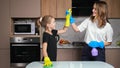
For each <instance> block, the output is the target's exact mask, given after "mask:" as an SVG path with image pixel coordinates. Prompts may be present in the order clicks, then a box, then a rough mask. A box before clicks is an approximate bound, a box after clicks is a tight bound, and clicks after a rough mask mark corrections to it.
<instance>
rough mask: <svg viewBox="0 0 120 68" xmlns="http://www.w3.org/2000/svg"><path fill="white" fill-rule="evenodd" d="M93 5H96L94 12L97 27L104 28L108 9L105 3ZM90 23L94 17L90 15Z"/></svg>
mask: <svg viewBox="0 0 120 68" xmlns="http://www.w3.org/2000/svg"><path fill="white" fill-rule="evenodd" d="M94 5H96V11H97V14H98V17H97V19H98V27H99V28H101V27H104V26H105V25H106V22H109V21H108V7H107V3H106V2H104V1H98V2H95V3H94ZM90 18H91V21H92V22H93V21H94V16H92V15H91V17H90Z"/></svg>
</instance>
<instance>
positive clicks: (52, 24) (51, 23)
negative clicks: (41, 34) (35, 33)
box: [48, 18, 56, 29]
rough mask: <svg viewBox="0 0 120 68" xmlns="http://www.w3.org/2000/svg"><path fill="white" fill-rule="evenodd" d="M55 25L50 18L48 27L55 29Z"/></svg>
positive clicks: (53, 20)
mask: <svg viewBox="0 0 120 68" xmlns="http://www.w3.org/2000/svg"><path fill="white" fill-rule="evenodd" d="M55 25H56V22H55V19H54V18H52V19H51V22H50V24H49V26H48V27H49V28H50V29H55Z"/></svg>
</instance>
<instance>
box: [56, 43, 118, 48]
mask: <svg viewBox="0 0 120 68" xmlns="http://www.w3.org/2000/svg"><path fill="white" fill-rule="evenodd" d="M82 47H83V46H79V45H78V46H74V45H72V44H64V45H59V44H58V45H57V48H82ZM105 48H120V46H117V45H110V46H106V47H105Z"/></svg>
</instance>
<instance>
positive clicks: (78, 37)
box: [56, 17, 120, 48]
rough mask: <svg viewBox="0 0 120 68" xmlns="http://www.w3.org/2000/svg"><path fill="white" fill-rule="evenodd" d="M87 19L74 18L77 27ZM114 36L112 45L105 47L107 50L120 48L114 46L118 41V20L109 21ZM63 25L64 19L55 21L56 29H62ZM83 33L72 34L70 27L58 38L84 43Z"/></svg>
mask: <svg viewBox="0 0 120 68" xmlns="http://www.w3.org/2000/svg"><path fill="white" fill-rule="evenodd" d="M86 18H87V17H79V18H75V20H76V22H75V23H76V24H77V25H79V24H80V23H81V22H82V21H83V20H85V19H86ZM109 21H110V23H111V25H112V28H113V31H114V35H113V42H112V45H110V46H107V48H120V46H117V45H116V41H119V40H120V19H109ZM64 23H65V19H56V29H62V28H63V26H64ZM84 36H85V31H84V32H74V30H73V29H72V27H71V26H70V27H69V28H68V30H67V32H66V33H64V34H61V35H60V38H63V39H65V40H68V41H70V42H74V41H79V42H82V41H84Z"/></svg>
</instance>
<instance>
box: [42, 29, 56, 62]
mask: <svg viewBox="0 0 120 68" xmlns="http://www.w3.org/2000/svg"><path fill="white" fill-rule="evenodd" d="M57 36H58V35H57V30H52V35H51V34H49V33H47V32H44V33H43V43H44V42H47V44H48V45H47V53H48V57H49V58H50V60H51V61H56V57H57V38H56V37H57Z"/></svg>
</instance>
